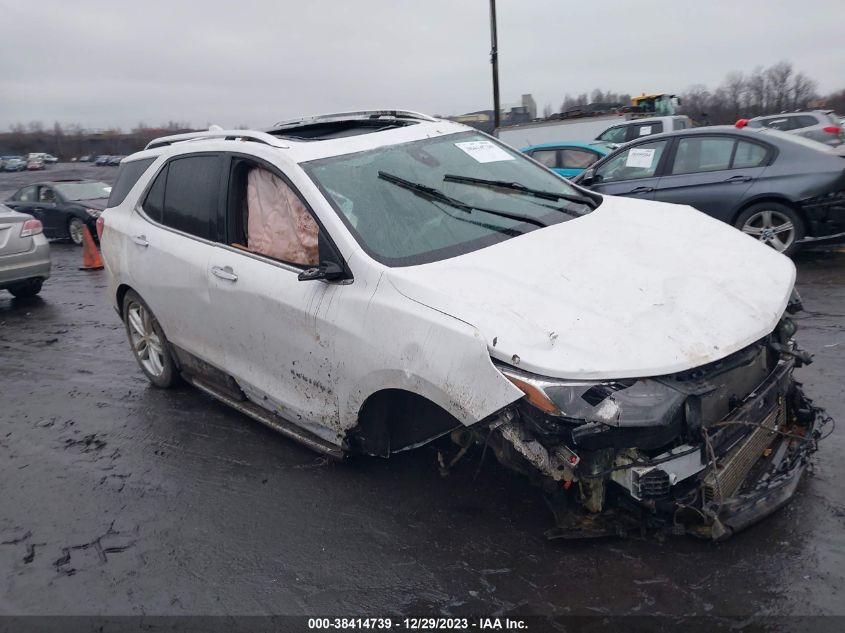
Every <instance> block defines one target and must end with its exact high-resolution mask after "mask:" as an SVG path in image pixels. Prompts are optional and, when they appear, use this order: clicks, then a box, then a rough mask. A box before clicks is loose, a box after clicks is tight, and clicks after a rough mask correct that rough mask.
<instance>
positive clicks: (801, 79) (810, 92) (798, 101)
mask: <svg viewBox="0 0 845 633" xmlns="http://www.w3.org/2000/svg"><path fill="white" fill-rule="evenodd" d="M817 85H818V84H816V82H815V80H813V79H810V78H809V77H808V76H807V75H805V74H804V73H800V72H799V73H795V75H793V77H792V90H791V91H792V109H793V110H799V109H802V108H806V107H807V104H808V103H809V101H810V100H811V99H814V98H815V96H816V86H817Z"/></svg>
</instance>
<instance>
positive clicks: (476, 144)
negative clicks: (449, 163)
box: [455, 141, 514, 163]
mask: <svg viewBox="0 0 845 633" xmlns="http://www.w3.org/2000/svg"><path fill="white" fill-rule="evenodd" d="M455 147H457V148H458V149H460V150H463V151H464V152H466V153H467V154H469V155H470V156H472V157H473V158H474V159H475V160H477V161H478V162H479V163H497V162H499V161H502V160H513V159H514V157H513V156H511V155H510V154H508V153H507V152H506V151H505V150H503V149H502V148H501V147H499V146H498V145H496V144H495V143H491V142H490V141H467V142H465V143H455Z"/></svg>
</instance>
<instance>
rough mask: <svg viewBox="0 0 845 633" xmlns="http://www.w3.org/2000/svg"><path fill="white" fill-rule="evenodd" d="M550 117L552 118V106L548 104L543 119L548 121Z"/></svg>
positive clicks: (544, 107) (544, 108)
mask: <svg viewBox="0 0 845 633" xmlns="http://www.w3.org/2000/svg"><path fill="white" fill-rule="evenodd" d="M550 116H552V104H551V103H547V104H546V105H544V106H543V118H544V119H548V118H549V117H550Z"/></svg>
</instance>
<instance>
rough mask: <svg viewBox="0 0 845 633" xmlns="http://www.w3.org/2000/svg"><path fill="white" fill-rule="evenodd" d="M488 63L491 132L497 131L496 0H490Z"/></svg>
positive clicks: (497, 49) (497, 54)
mask: <svg viewBox="0 0 845 633" xmlns="http://www.w3.org/2000/svg"><path fill="white" fill-rule="evenodd" d="M490 42H491V45H490V63H491V64H492V65H493V130H494V133H495V131H496V130H498V129H499V123H500V121H499V48H498V45H497V44H496V0H490Z"/></svg>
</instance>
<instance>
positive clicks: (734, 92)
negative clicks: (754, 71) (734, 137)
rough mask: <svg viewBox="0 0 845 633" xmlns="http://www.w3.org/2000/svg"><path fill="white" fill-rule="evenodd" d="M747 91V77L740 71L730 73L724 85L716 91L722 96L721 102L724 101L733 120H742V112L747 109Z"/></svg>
mask: <svg viewBox="0 0 845 633" xmlns="http://www.w3.org/2000/svg"><path fill="white" fill-rule="evenodd" d="M747 91H748V86H747V84H746V81H745V75H743V74H742V72H739V71H734V72H731V73H728V76H727V77H725V81H724V82H722V85H721V86H720V87H719V89H718V90H717V91H716V92H717V93H718V94H719V95H720V100H721V101H723V103H724V107H725V108H726V109H727V110H728V111H729V113H730V116H731V118H733V119H739V118H740V116H741V114H742V110H743V108H744V107H745V102H746V93H747Z"/></svg>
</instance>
